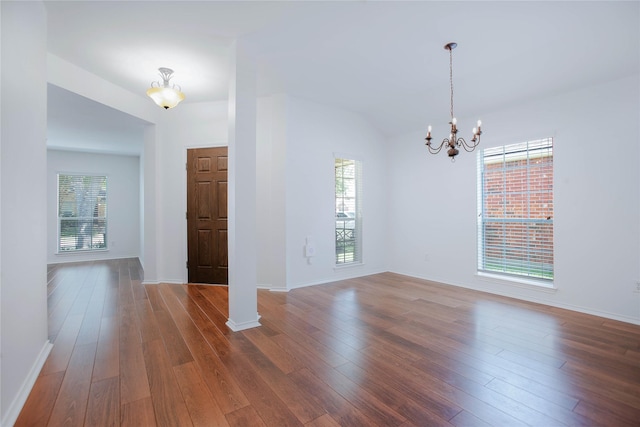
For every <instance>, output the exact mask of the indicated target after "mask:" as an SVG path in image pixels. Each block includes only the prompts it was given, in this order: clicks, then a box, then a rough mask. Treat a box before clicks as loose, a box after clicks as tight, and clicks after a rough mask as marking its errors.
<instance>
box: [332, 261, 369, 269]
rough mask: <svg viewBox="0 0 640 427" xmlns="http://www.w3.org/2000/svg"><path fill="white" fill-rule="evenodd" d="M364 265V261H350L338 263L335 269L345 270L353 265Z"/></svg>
mask: <svg viewBox="0 0 640 427" xmlns="http://www.w3.org/2000/svg"><path fill="white" fill-rule="evenodd" d="M362 266H364V262H350V263H349V264H337V265H334V266H333V269H334V270H344V269H347V268H353V267H362Z"/></svg>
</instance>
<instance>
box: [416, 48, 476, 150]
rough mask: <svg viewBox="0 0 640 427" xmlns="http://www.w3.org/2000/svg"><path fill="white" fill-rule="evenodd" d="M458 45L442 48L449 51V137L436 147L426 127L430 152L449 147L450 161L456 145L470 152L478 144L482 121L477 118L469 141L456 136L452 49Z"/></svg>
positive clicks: (429, 130)
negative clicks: (433, 145)
mask: <svg viewBox="0 0 640 427" xmlns="http://www.w3.org/2000/svg"><path fill="white" fill-rule="evenodd" d="M456 46H458V43H454V42H451V43H447V44H446V45H444V48H445V49H446V50H448V51H449V83H450V88H451V92H450V93H451V121H450V122H449V124H450V125H451V131H450V133H449V138H445V139H443V140H442V142H441V143H440V145H439V146H438V147H437V148H434V147H432V146H431V125H429V127H428V128H427V137H426V138H425V139H426V140H427V144H426V145H427V148H428V149H429V152H430V153H431V154H438V153H439V152H440V150H442V148H443V147H445V146H446V147H449V149H448V150H447V154H448V155H449V157H451V161H452V162H453V161H455V158H456V156H457V155H458V153H459V151H458V148H457V147H462V148H464V149H465V151H467V152H472V151H473V150H474V149H475V148H476V147H477V146H478V144H480V135H482V130H481V126H482V122H481V121H480V120H478V127H475V128H473V137H472V138H471V141H470V143H468V142H467V141H465V139H464V138H458V121H457V120H456V118H455V117H454V116H453V49H455V48H456Z"/></svg>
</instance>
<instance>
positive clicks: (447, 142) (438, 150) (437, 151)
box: [425, 139, 449, 154]
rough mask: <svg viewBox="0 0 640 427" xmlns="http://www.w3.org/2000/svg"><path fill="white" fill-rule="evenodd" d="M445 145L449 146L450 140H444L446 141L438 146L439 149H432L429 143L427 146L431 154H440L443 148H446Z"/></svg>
mask: <svg viewBox="0 0 640 427" xmlns="http://www.w3.org/2000/svg"><path fill="white" fill-rule="evenodd" d="M445 144H447V145H448V144H449V140H448V139H444V140H443V141H442V142H441V143H440V145H439V146H438V148H432V147H431V144H429V143H427V144H425V145H426V146H427V149H428V150H429V152H430V153H431V154H438V153H439V152H440V151H441V150H442V147H444V146H445Z"/></svg>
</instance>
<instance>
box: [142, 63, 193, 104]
mask: <svg viewBox="0 0 640 427" xmlns="http://www.w3.org/2000/svg"><path fill="white" fill-rule="evenodd" d="M158 71H160V77H162V83H160V82H152V83H151V88H149V89H148V90H147V95H148V96H149V98H151V99H153V102H155V103H156V104H158V106H160V107H162V108H164V109H165V110H168V109H169V108H173V107H175V106H176V105H178V103H179V102H180V101H182V100H183V99H184V93H182V92H181V91H180V86H177V85H174V84H171V85H170V84H169V80H171V77H172V76H171V75H172V74H173V70H172V69H171V68H158Z"/></svg>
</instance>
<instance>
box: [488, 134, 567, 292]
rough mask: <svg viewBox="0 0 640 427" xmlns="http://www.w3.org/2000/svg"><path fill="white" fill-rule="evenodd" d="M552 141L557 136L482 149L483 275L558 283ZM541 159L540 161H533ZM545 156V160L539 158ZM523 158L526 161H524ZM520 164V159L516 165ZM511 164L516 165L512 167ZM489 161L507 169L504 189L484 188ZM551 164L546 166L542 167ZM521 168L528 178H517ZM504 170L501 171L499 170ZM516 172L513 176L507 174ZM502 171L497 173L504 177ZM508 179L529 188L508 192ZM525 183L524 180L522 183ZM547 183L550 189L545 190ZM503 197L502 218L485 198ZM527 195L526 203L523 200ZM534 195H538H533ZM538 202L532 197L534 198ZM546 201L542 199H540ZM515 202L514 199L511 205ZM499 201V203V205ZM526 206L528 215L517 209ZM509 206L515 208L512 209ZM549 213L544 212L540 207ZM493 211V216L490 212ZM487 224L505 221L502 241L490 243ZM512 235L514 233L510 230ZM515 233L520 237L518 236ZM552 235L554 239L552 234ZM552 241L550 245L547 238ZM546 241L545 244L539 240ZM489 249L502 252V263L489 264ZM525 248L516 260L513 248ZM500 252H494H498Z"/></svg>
mask: <svg viewBox="0 0 640 427" xmlns="http://www.w3.org/2000/svg"><path fill="white" fill-rule="evenodd" d="M553 145H554V141H553V138H552V137H548V138H542V139H537V140H531V141H526V142H522V143H516V144H505V145H503V146H497V147H490V148H486V149H483V150H480V151H479V152H478V157H477V158H478V183H477V185H478V188H477V211H478V222H477V237H478V242H477V250H478V257H477V258H478V259H477V269H478V274H479V275H484V276H491V277H497V278H500V279H504V280H510V281H514V282H520V283H524V284H532V285H536V286H542V287H546V288H553V287H554V284H553V281H554V276H555V269H554V240H553V239H554V233H553V227H554V226H553V222H554V221H553V209H554V203H553V199H554V186H553V180H554V179H553V172H554V170H553V169H554V167H553V160H554V159H553ZM536 159H538V161H537V162H535V163H534V162H533V161H535V160H536ZM540 159H544V161H542V162H541V161H540ZM522 160H525V162H524V164H522ZM515 162H520V164H517V163H515ZM509 163H512V164H511V165H510V166H508V165H509ZM488 164H494V165H495V164H499V165H502V167H501V168H500V169H494V172H495V171H496V170H498V171H500V172H501V173H502V179H503V183H502V184H503V188H502V191H498V192H496V191H494V192H491V193H490V192H489V191H487V188H486V187H485V179H487V178H486V173H487V172H486V166H487V165H488ZM543 168H546V169H543ZM545 170H546V171H547V172H549V170H550V176H548V175H547V174H543V175H541V176H538V175H536V172H540V171H542V172H544V171H545ZM517 171H521V172H522V171H524V173H525V176H526V179H524V180H523V179H522V177H521V178H520V179H519V180H518V179H515V178H514V177H513V174H514V173H515V172H517ZM500 172H499V173H500ZM509 172H511V176H508V175H507V174H508V173H509ZM499 173H498V175H499ZM540 177H542V178H543V179H544V185H543V186H540ZM507 183H509V184H511V185H512V187H511V188H512V190H513V189H514V188H515V186H516V185H518V184H519V185H526V190H524V191H522V190H521V191H508V190H507V188H506V185H507ZM523 183H524V184H523ZM545 187H546V189H545ZM532 188H533V190H532ZM496 195H498V196H501V197H502V203H503V205H504V207H505V209H504V212H503V216H502V217H499V216H496V215H495V211H493V212H492V213H487V211H489V209H485V207H486V206H485V202H486V200H487V197H489V196H496ZM515 195H518V196H520V197H521V199H520V200H519V201H518V202H519V203H516V201H515V200H513V199H511V200H509V197H514V196H515ZM525 196H526V200H525V201H524V202H523V200H522V198H524V197H525ZM532 196H534V197H533V198H532ZM532 200H533V201H532ZM540 200H542V202H541V201H540ZM511 202H513V203H511ZM496 205H498V206H499V205H500V204H499V203H498V204H496ZM523 205H524V206H526V209H523V211H526V213H525V214H523V215H517V214H515V213H514V212H515V211H516V210H517V208H514V207H512V206H523ZM507 206H510V212H507V208H506V207H507ZM540 207H542V208H543V209H547V212H546V213H545V214H543V215H542V216H541V215H540V212H541V209H540ZM492 214H493V216H491V215H492ZM487 224H502V230H500V231H501V232H502V236H503V243H502V245H494V246H491V245H489V244H488V242H487V226H486V225H487ZM510 233H511V234H510ZM513 235H515V236H516V237H513ZM549 236H550V237H549ZM549 238H550V239H551V242H550V244H549V242H548V240H549ZM520 239H521V240H523V241H525V242H526V243H523V244H522V245H521V246H518V245H512V244H510V242H513V241H514V240H520ZM541 242H542V243H543V244H542V245H541V244H540V243H541ZM487 247H491V249H494V250H495V249H497V250H498V251H500V250H501V251H502V257H501V258H495V260H494V261H500V262H501V264H500V263H499V264H498V265H497V266H496V265H495V264H494V266H493V267H491V266H488V265H487V261H488V257H487V252H486V250H487ZM518 250H520V251H521V253H522V257H521V259H519V260H518V259H516V256H515V255H514V252H517V251H518ZM494 253H495V252H494Z"/></svg>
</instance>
